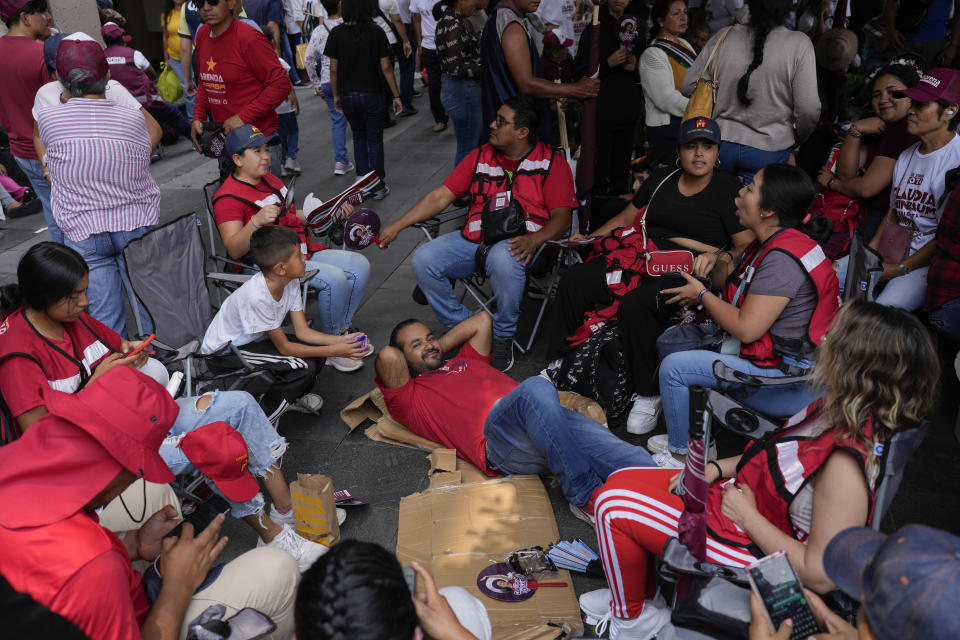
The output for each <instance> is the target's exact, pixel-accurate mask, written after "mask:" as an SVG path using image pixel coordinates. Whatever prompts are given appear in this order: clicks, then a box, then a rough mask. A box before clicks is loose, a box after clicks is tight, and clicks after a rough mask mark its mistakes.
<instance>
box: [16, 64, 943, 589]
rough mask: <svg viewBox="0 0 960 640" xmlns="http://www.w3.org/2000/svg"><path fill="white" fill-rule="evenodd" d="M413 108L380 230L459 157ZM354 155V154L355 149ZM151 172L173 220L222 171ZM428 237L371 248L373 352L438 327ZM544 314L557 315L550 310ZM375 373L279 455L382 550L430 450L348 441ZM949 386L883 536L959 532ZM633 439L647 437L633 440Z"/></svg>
mask: <svg viewBox="0 0 960 640" xmlns="http://www.w3.org/2000/svg"><path fill="white" fill-rule="evenodd" d="M418 84H419V83H418ZM297 91H298V95H299V97H300V103H301V106H302V112H301V115H300V128H301V131H300V145H301V151H300V161H301V163H302V164H303V167H304V174H303V176H302V177H301V178H300V179H299V181H298V184H297V193H298V198H297V199H298V200H300V199H301V197H302V196H304V195H306V194H307V193H308V192H310V191H314V192H315V193H316V194H317V195H318V196H320V197H322V198H324V199H326V198H327V197H329V196H331V195H333V194H335V193H336V192H338V191H339V190H341V189H342V188H344V187H345V186H347V185H348V184H350V182H351V181H352V180H353V179H354V176H353V175H350V176H344V177H336V176H334V175H333V160H332V153H331V151H330V149H331V146H330V126H329V122H330V121H329V117H328V114H327V110H326V105H325V104H324V103H323V100H321V99H320V98H316V97H314V96H313V92H312V89H309V88H306V89H298V90H297ZM416 105H417V106H418V108H420V109H421V113H420V114H419V115H417V116H414V117H411V118H405V119H400V120H398V124H397V126H395V127H393V128H391V129H387V130H386V134H385V140H386V167H387V182H388V184H389V185H390V188H391V190H392V192H391V194H390V195H389V197H387V198H386V199H385V200H383V201H382V202H379V203H376V202H374V203H372V208H373V209H375V210H376V211H377V212H378V213H379V214H380V216H381V218H383V220H384V223H388V222H390V221H392V220H394V219H396V218H397V217H398V216H400V215H401V214H402V213H403V212H404V211H406V209H407V208H408V207H409V206H410V205H412V204H413V203H414V202H415V201H416V200H417V199H418V198H419V197H420V196H421V195H423V194H424V193H425V192H426V191H428V190H429V189H431V188H433V187H435V186H436V185H438V184H439V183H440V182H441V181H442V180H443V178H444V177H445V176H446V174H447V173H448V172H449V170H450V169H451V168H452V164H453V155H454V150H455V142H454V136H453V131H452V129H448V130H447V131H445V132H443V133H440V134H435V133H433V132H432V131H431V126H432V124H433V122H432V118H431V117H430V115H429V113H428V105H427V99H426V96H425V95H424V96H423V97H421V98H418V99H417V101H416ZM349 144H350V142H349V138H348V146H349ZM349 149H350V155H351V157H352V156H353V151H352V146H350V147H349ZM153 174H154V176H155V178H156V180H157V182H158V183H159V184H160V186H161V190H162V193H163V204H162V210H161V221H166V220H170V219H172V218H174V217H176V216H178V215H181V214H183V213H187V212H189V211H194V210H195V211H200V212H202V211H203V203H202V196H201V191H200V189H201V187H202V186H203V185H204V184H205V183H206V182H208V181H210V180H212V179H213V178H214V177H215V176H216V169H215V166H214V163H213V162H212V161H209V160H207V159H206V158H203V157H201V156H199V155H198V154H196V153H195V152H194V151H193V149H192V147H190V146H189V145H188V144H187V143H186V142H184V141H181V142H180V143H178V144H177V145H175V146H173V147H169V148H167V149H166V157H165V159H163V160H160V161H157V162H155V163H154V165H153ZM41 227H43V220H42V216H41V215H35V216H31V217H29V218H26V219H19V220H8V221H7V222H5V223H2V225H0V228H2V229H3V231H4V232H5V236H4V238H3V239H0V283H2V282H8V281H11V280H13V279H15V274H16V264H17V261H18V260H19V259H20V256H22V255H23V252H25V251H26V250H27V248H29V246H30V245H31V244H32V243H34V242H37V241H39V240H43V239H46V238H47V234H46V233H45V232H44V231H43V230H42V229H41ZM421 240H422V235H421V234H420V232H418V231H415V230H408V231H406V232H404V233H402V234H401V235H400V237H399V238H398V239H397V240H396V242H394V244H393V245H392V246H391V247H390V249H389V250H387V251H381V250H379V249H377V248H375V247H373V248H368V249H367V251H366V253H365V255H366V256H367V258H368V259H369V260H370V262H371V264H372V267H373V272H372V276H371V280H370V284H369V286H368V288H367V293H366V297H365V299H364V302H363V304H362V306H361V307H360V309H359V312H358V313H357V316H356V318H355V324H356V326H358V327H360V328H361V329H363V330H364V331H366V332H367V333H368V334H369V335H370V338H371V340H372V341H373V343H374V344H375V345H377V346H380V345H383V344H385V343H386V342H387V338H388V335H389V332H390V329H391V328H392V326H393V325H394V324H395V323H396V322H397V321H399V320H401V319H403V318H407V317H420V318H423V319H424V320H426V321H428V322H429V323H431V324H432V326H436V327H437V328H439V324H438V323H437V322H436V319H435V318H434V317H433V314H432V312H431V311H430V309H429V308H428V307H421V306H418V305H417V304H416V303H414V302H413V301H412V299H411V297H410V292H411V290H412V288H413V286H414V279H413V275H412V273H411V269H410V256H411V254H412V252H413V250H414V249H415V248H416V246H417V245H418V244H419V243H420V242H421ZM527 304H530V303H527ZM526 315H527V320H526V323H529V315H530V314H529V313H528V314H526ZM547 317H548V318H549V317H550V316H549V313H548V316H547ZM521 331H523V328H522V327H521ZM544 342H545V341H544V340H543V339H541V340H539V342H538V343H537V344H536V345H535V348H534V353H533V354H531V355H528V356H522V357H520V358H519V360H518V362H517V365H516V366H515V367H514V368H513V370H512V371H511V372H510V374H511V375H512V376H513V377H515V378H516V379H518V380H522V379H524V378H526V377H528V376H530V375H536V373H537V372H538V371H539V370H540V369H541V368H542V367H543V365H544V363H545V362H546V359H547V358H546V347H545V345H544ZM372 365H373V363H372V362H368V363H367V366H365V367H364V368H363V369H360V370H359V371H357V372H354V373H350V374H344V373H339V372H336V371H334V370H333V369H332V368H329V367H328V368H327V369H326V370H325V371H324V373H323V374H322V376H321V378H320V381H319V383H318V386H317V389H316V391H317V392H318V393H320V394H321V395H322V396H323V398H324V400H325V406H324V409H323V411H322V415H321V416H320V417H319V418H315V417H313V416H306V415H302V414H287V415H286V416H285V417H284V418H283V421H282V424H281V429H280V431H281V433H282V434H283V435H284V436H285V437H286V438H287V439H288V440H289V442H290V449H289V451H288V453H287V454H286V456H285V458H284V472H285V474H286V476H287V478H288V479H289V480H293V479H295V477H296V473H297V472H304V473H318V472H322V473H326V474H328V475H331V476H332V477H333V478H334V480H335V482H336V485H337V487H338V488H348V489H350V490H351V491H352V492H353V493H354V494H355V495H356V496H358V497H361V498H364V499H366V500H368V501H369V502H370V506H369V507H362V508H353V509H351V510H350V511H349V518H348V520H347V522H346V524H345V525H344V527H343V533H344V535H345V536H346V537H352V538H359V539H363V540H369V541H374V542H378V543H380V544H383V545H384V546H386V547H387V548H390V549H392V548H394V547H395V545H396V540H397V510H398V507H399V501H400V498H401V497H403V496H406V495H409V494H411V493H414V492H416V491H420V490H423V489H425V488H426V486H427V476H426V474H427V469H428V464H427V462H426V459H425V454H424V453H423V452H421V451H418V450H413V449H406V448H401V447H397V446H392V445H386V444H382V443H376V442H373V441H371V440H368V439H367V438H366V437H365V436H364V435H363V434H362V433H361V432H360V430H358V431H357V432H356V433H349V432H348V430H347V427H346V425H344V423H343V422H342V421H341V420H340V417H339V411H340V409H341V408H342V407H343V406H345V405H346V404H347V403H348V402H350V401H351V400H353V399H354V398H356V397H358V396H359V395H361V394H363V393H365V392H366V391H369V390H370V389H371V388H373V386H374V385H373V378H374V371H373V366H372ZM943 381H944V382H943V386H944V392H943V394H942V396H943V398H944V400H943V401H942V403H941V405H942V406H941V407H940V408H939V410H938V413H937V420H936V422H935V424H934V426H933V428H932V429H931V431H930V433H929V435H928V437H927V440H926V442H925V443H924V445H923V447H922V448H921V450H920V452H919V453H918V454H917V456H916V457H915V459H914V461H913V462H912V464H911V466H910V468H909V470H908V473H907V475H906V478H905V479H904V483H903V486H902V487H901V490H900V494H899V496H898V498H897V501H896V502H895V503H894V506H893V508H892V510H891V513H890V515H889V516H888V518H887V521H886V522H885V527H884V528H885V529H888V530H889V529H890V528H892V527H896V526H900V525H902V524H905V523H907V522H925V523H928V524H932V525H934V526H938V527H941V528H945V529H948V530H951V531H954V532H957V531H960V509H957V507H958V496H960V488H958V483H957V479H956V475H955V474H956V473H957V471H958V470H960V446H958V443H957V439H956V436H955V435H954V420H955V417H956V415H957V404H958V402H960V398H958V393H957V392H958V386H960V385H958V383H957V379H956V375H955V374H954V371H953V366H952V358H950V361H949V368H947V369H945V375H944V376H943ZM661 428H662V427H661ZM626 438H627V439H628V440H631V441H637V442H639V441H640V440H641V438H636V437H634V436H626ZM737 446H738V445H737V444H736V443H721V449H724V448H726V449H731V451H730V452H729V453H731V454H732V453H734V452H735V448H736V447H737ZM545 482H546V484H547V487H548V490H549V492H550V495H551V499H552V500H553V503H554V507H555V511H556V516H557V521H558V524H559V527H560V532H561V535H562V536H563V537H564V538H570V537H578V536H579V537H582V538H583V539H584V540H585V541H587V542H588V543H590V544H591V545H592V546H594V547H595V546H596V540H595V538H594V535H593V533H592V531H591V528H590V527H589V526H588V525H586V524H585V523H583V522H581V521H579V520H577V519H575V518H573V517H572V516H571V515H570V512H569V511H568V509H567V505H566V502H565V501H564V499H563V496H562V494H561V493H560V491H559V488H558V487H557V485H556V483H555V482H553V481H551V480H549V479H547V480H545ZM225 532H226V533H227V534H228V535H230V537H231V543H230V546H229V547H228V549H227V552H226V553H227V555H228V556H229V557H232V556H234V555H237V554H239V553H241V552H242V551H244V550H246V549H248V548H250V547H251V546H252V545H253V544H254V543H255V534H254V533H253V532H252V531H251V530H250V529H248V528H247V527H246V526H245V525H243V524H242V523H240V522H239V521H230V522H228V524H227V526H226V527H225ZM575 584H576V586H577V589H578V591H581V590H583V589H587V588H597V587H599V586H601V585H599V584H598V583H597V582H596V581H587V580H585V579H577V580H576V581H575Z"/></svg>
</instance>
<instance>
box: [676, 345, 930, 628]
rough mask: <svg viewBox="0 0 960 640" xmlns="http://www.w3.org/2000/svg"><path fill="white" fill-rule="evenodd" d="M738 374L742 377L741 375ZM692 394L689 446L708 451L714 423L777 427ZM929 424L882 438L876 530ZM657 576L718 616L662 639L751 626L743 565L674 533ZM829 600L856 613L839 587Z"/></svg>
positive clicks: (700, 392)
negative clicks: (701, 550) (702, 554)
mask: <svg viewBox="0 0 960 640" xmlns="http://www.w3.org/2000/svg"><path fill="white" fill-rule="evenodd" d="M718 365H719V366H718ZM725 369H728V368H726V367H724V366H723V365H722V363H721V362H720V361H717V362H715V363H714V373H715V374H718V377H721V376H723V377H724V378H725V379H727V380H729V376H730V373H729V371H727V370H725ZM734 373H736V372H734ZM754 378H757V377H754ZM738 379H739V380H741V382H742V381H743V378H742V374H741V377H740V378H738ZM776 380H778V379H777V378H765V379H759V378H757V379H755V380H752V381H749V382H748V383H750V382H752V383H754V384H766V383H769V382H772V381H776ZM690 394H691V395H690V400H691V409H690V411H691V445H693V444H694V441H695V440H698V439H699V440H700V443H701V444H700V447H702V450H708V444H707V443H709V441H710V439H711V437H712V433H711V431H712V428H713V426H714V425H721V426H723V427H724V428H728V429H731V430H733V431H735V432H736V433H738V434H740V435H744V436H746V437H749V438H751V439H759V438H761V437H763V436H764V435H766V434H768V433H770V432H771V431H774V430H776V429H779V428H780V426H779V425H778V423H777V422H776V421H774V420H771V419H770V418H767V417H765V416H762V415H759V414H756V412H753V413H754V416H753V417H752V418H748V417H747V416H746V413H747V412H750V410H749V409H747V408H745V407H743V405H740V404H739V403H736V402H735V401H731V400H730V399H729V398H725V397H724V394H722V393H720V392H717V391H715V390H712V389H705V388H703V387H699V386H696V387H691V389H690ZM725 420H726V422H725ZM731 425H733V426H732V427H731ZM928 426H929V423H928V422H927V421H923V422H921V423H919V424H917V425H909V426H905V427H902V428H901V429H898V430H897V431H896V432H894V434H893V436H891V438H890V441H889V442H888V443H886V447H887V450H886V452H885V456H884V462H883V467H882V474H881V476H880V477H879V478H878V485H877V489H876V493H875V505H874V511H873V515H872V517H871V519H870V522H869V525H870V526H871V527H873V528H874V529H876V530H879V529H880V524H881V522H882V521H883V518H884V516H885V515H886V513H887V511H888V510H889V509H890V505H891V504H892V502H893V498H894V497H895V496H896V493H897V489H898V488H899V486H900V482H901V480H902V479H903V473H904V470H905V468H906V465H907V462H908V461H909V460H910V458H911V456H912V455H913V453H914V452H915V451H916V450H917V448H918V447H919V446H920V443H921V442H923V438H924V436H925V435H926V432H927V428H928ZM688 460H689V457H688ZM687 472H688V469H685V470H684V473H687ZM657 576H658V579H659V580H660V581H661V582H662V583H667V584H673V585H675V586H676V587H677V588H676V589H675V593H674V604H675V605H676V603H677V601H678V597H677V596H680V597H682V596H683V595H685V592H689V591H690V590H691V587H692V585H693V584H694V582H696V583H697V584H696V587H697V588H696V589H695V590H694V592H693V593H692V595H691V597H693V598H695V599H696V601H697V604H698V608H699V609H700V616H705V617H715V618H716V620H715V621H714V622H715V623H714V624H712V625H710V630H709V631H706V633H704V629H700V630H694V629H688V628H683V627H682V626H678V625H677V624H674V625H673V626H672V628H671V629H669V630H667V631H666V632H664V633H662V634H661V635H660V636H658V637H661V638H664V639H665V640H666V639H673V638H676V639H677V640H699V639H700V638H726V637H736V636H737V635H738V628H739V632H742V631H743V629H745V628H746V627H747V626H748V625H749V623H750V607H749V598H750V590H749V586H748V585H749V583H748V580H747V573H746V570H745V569H743V568H740V567H729V566H724V565H720V564H716V563H713V562H707V561H701V560H699V559H698V558H697V557H696V556H695V555H694V554H693V553H691V550H690V549H688V548H687V547H686V546H685V545H684V544H682V543H681V542H680V540H678V539H677V538H672V539H671V540H669V541H668V542H667V544H666V546H665V547H664V549H663V551H662V552H661V553H660V555H659V557H658V558H657ZM827 602H828V603H829V604H830V605H831V606H832V607H833V608H834V609H835V610H838V611H839V612H840V613H841V614H843V615H845V616H847V617H849V616H851V615H853V614H855V612H856V603H855V602H852V601H851V600H850V599H849V598H847V597H846V596H844V595H843V594H842V593H840V592H839V591H835V592H833V593H831V594H829V596H828V598H827ZM674 622H675V623H680V622H682V619H680V620H678V619H677V616H674ZM741 637H742V636H741Z"/></svg>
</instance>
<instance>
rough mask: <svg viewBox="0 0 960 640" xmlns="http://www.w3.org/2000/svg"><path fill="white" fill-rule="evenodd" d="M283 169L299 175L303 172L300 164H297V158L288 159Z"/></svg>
mask: <svg viewBox="0 0 960 640" xmlns="http://www.w3.org/2000/svg"><path fill="white" fill-rule="evenodd" d="M283 168H284V169H286V170H287V171H289V172H290V173H296V174H299V173H301V172H302V171H303V169H302V168H301V167H300V163H299V162H297V159H296V158H287V161H286V162H285V163H284V165H283Z"/></svg>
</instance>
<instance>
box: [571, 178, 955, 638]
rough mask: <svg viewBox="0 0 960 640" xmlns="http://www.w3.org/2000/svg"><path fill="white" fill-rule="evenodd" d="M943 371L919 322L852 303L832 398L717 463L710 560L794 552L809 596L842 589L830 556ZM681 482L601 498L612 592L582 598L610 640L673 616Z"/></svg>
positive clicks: (833, 359)
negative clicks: (670, 585) (664, 558)
mask: <svg viewBox="0 0 960 640" xmlns="http://www.w3.org/2000/svg"><path fill="white" fill-rule="evenodd" d="M758 177H759V175H758ZM754 184H756V183H754ZM939 369H940V367H939V361H938V359H937V352H936V349H935V347H934V346H933V342H932V340H931V339H930V334H929V332H928V331H927V330H926V329H925V328H924V327H923V326H922V325H921V324H920V322H919V321H918V320H917V319H916V318H914V317H913V316H912V315H910V314H909V313H906V312H904V311H901V310H898V309H893V308H890V307H883V306H881V305H878V304H876V303H868V302H863V301H854V302H851V303H849V304H847V305H846V306H845V307H844V308H843V310H841V311H840V313H839V314H837V316H836V321H835V322H834V323H833V326H832V327H831V329H830V331H829V332H828V333H827V335H826V336H825V337H824V338H823V342H822V345H821V347H820V357H819V359H818V360H817V364H816V368H815V369H814V374H813V375H814V380H815V384H817V385H818V386H819V387H821V388H822V392H823V397H822V398H821V399H820V400H818V401H816V402H815V403H813V404H812V405H810V406H809V407H807V408H806V409H805V410H803V411H801V412H800V413H798V414H797V415H795V416H794V417H793V418H792V419H791V420H790V422H789V423H788V424H787V426H786V427H785V428H784V429H783V430H781V431H778V432H777V433H776V434H775V435H774V436H773V437H772V438H767V439H763V440H758V441H754V442H751V443H750V444H748V445H747V447H746V448H745V449H744V452H743V455H740V456H735V457H732V458H725V459H722V460H716V461H711V462H709V463H707V466H706V479H707V481H708V482H709V483H710V487H709V493H708V497H707V504H706V525H707V542H706V552H707V560H709V561H711V562H718V563H721V564H724V565H729V566H741V567H742V566H745V565H747V564H749V563H751V562H753V561H754V560H755V559H756V558H759V557H762V556H764V555H766V554H769V553H773V552H774V551H778V550H780V549H785V550H786V551H787V554H788V556H789V558H790V561H791V562H792V564H793V566H794V567H795V568H796V569H797V572H798V573H799V575H800V580H801V581H802V582H803V583H804V585H806V586H807V587H808V588H810V589H812V590H814V591H817V592H819V593H826V592H828V591H831V590H832V589H834V588H836V587H835V585H834V584H833V582H832V581H831V580H830V578H829V577H827V574H826V572H825V571H824V568H823V553H824V549H825V548H826V546H827V544H828V543H829V542H830V540H832V539H833V537H834V536H835V535H836V534H838V533H839V532H840V531H842V530H844V529H846V528H848V527H853V526H864V525H865V524H867V523H868V521H869V519H870V517H871V515H872V514H873V509H874V490H875V489H876V479H877V478H878V476H879V472H880V468H881V467H882V464H883V458H882V456H883V451H884V444H885V443H888V442H889V440H890V437H891V435H892V434H893V432H894V431H896V430H897V429H898V428H902V427H904V426H905V425H909V424H911V423H917V422H919V421H920V420H922V419H923V418H924V416H925V415H926V413H927V412H928V411H929V410H930V408H931V406H932V405H933V400H934V397H935V394H936V387H937V381H938V379H939V375H940V371H939ZM868 382H869V384H868ZM678 476H679V474H677V472H676V471H675V470H673V471H671V470H667V469H642V468H634V469H623V470H621V471H617V472H616V473H614V474H612V475H611V476H610V477H609V478H608V479H607V482H606V484H604V485H603V487H602V491H601V493H600V494H599V496H598V498H597V501H596V518H597V534H598V538H599V543H600V555H601V558H602V560H603V565H604V570H605V572H606V575H607V580H608V582H609V584H610V589H602V590H599V591H593V592H590V593H585V594H583V595H582V596H581V597H580V606H581V608H582V609H583V610H584V612H585V613H586V614H587V616H588V617H590V618H593V619H594V620H597V619H602V618H604V617H606V618H607V620H608V621H609V625H610V638H619V639H620V640H624V639H626V638H648V637H650V635H652V634H653V633H655V632H656V631H657V630H659V628H660V627H661V626H662V625H663V624H664V623H665V622H666V621H667V620H668V619H669V617H670V612H669V610H668V609H667V608H666V605H665V603H664V601H663V599H662V598H661V597H659V595H658V594H657V593H656V590H655V586H654V582H653V572H652V571H648V565H649V561H650V559H651V558H652V557H653V555H655V554H657V553H659V552H660V551H661V550H662V549H663V546H664V544H666V541H667V539H669V538H671V537H677V535H678V532H677V523H678V521H679V517H680V514H681V513H682V511H683V502H682V500H681V499H680V497H679V496H677V495H674V493H672V489H673V488H674V487H675V486H676V484H677V478H678Z"/></svg>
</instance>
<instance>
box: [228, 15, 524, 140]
mask: <svg viewBox="0 0 960 640" xmlns="http://www.w3.org/2000/svg"><path fill="white" fill-rule="evenodd" d="M218 1H219V0H218ZM494 122H496V123H497V126H498V127H502V126H504V125H507V124H512V125H516V124H517V123H516V122H510V121H509V120H504V119H503V116H497V119H496V120H494Z"/></svg>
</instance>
